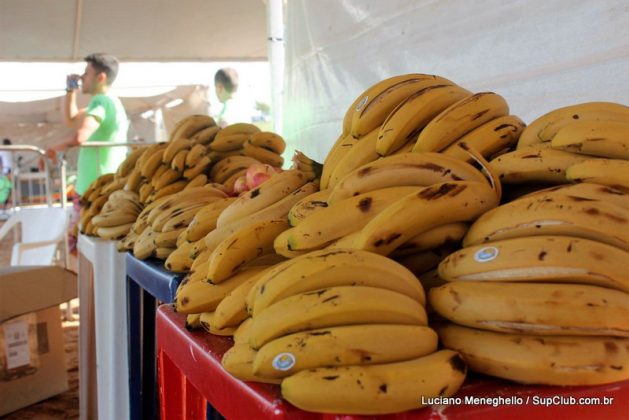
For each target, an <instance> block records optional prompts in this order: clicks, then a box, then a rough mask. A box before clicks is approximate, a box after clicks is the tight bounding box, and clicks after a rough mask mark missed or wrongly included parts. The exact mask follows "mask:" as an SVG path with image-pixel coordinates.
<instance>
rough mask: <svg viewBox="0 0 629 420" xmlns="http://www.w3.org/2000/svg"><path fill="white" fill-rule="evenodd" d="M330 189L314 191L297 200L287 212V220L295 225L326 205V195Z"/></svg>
mask: <svg viewBox="0 0 629 420" xmlns="http://www.w3.org/2000/svg"><path fill="white" fill-rule="evenodd" d="M331 191H332V190H331V189H327V190H321V191H317V192H314V193H312V194H310V195H308V196H307V197H304V198H303V199H301V200H299V201H298V202H297V204H295V205H294V206H293V207H292V208H291V209H290V211H289V212H288V222H289V223H290V225H291V226H297V225H298V224H300V223H301V222H302V221H303V220H304V219H305V218H306V217H308V216H309V215H311V214H312V213H316V212H317V211H319V210H321V209H324V208H326V207H328V201H327V200H328V197H329V196H330V192H331Z"/></svg>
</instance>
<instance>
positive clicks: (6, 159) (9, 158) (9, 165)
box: [0, 139, 13, 175]
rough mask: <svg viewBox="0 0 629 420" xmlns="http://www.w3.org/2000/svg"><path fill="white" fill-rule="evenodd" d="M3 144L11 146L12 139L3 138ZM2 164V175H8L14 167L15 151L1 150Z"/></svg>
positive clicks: (0, 162) (0, 159) (0, 161)
mask: <svg viewBox="0 0 629 420" xmlns="http://www.w3.org/2000/svg"><path fill="white" fill-rule="evenodd" d="M2 145H3V146H10V145H11V140H9V139H4V140H2ZM0 165H2V173H1V174H0V175H8V174H10V173H11V170H12V169H13V152H10V151H8V150H0Z"/></svg>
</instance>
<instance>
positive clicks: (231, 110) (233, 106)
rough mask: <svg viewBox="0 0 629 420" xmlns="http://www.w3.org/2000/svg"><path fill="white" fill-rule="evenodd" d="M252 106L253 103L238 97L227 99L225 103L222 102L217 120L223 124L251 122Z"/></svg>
mask: <svg viewBox="0 0 629 420" xmlns="http://www.w3.org/2000/svg"><path fill="white" fill-rule="evenodd" d="M251 114H252V108H251V105H250V104H248V103H246V102H245V101H242V100H240V99H239V98H238V97H234V98H232V99H229V100H227V101H226V102H225V103H224V104H220V108H219V113H218V114H217V115H216V122H217V123H219V124H220V123H221V122H223V123H224V124H223V125H230V124H235V123H241V122H244V123H250V122H251Z"/></svg>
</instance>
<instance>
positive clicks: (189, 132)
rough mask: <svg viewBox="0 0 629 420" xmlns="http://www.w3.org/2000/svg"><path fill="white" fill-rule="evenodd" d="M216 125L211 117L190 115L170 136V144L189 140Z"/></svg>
mask: <svg viewBox="0 0 629 420" xmlns="http://www.w3.org/2000/svg"><path fill="white" fill-rule="evenodd" d="M215 125H216V122H215V121H214V119H213V118H212V117H210V116H209V115H190V116H189V117H186V118H184V119H183V120H181V121H180V122H179V123H178V124H177V126H176V127H175V129H174V130H173V131H172V133H171V135H170V143H172V142H173V141H177V140H178V139H180V138H186V139H188V138H190V137H191V136H193V135H195V134H196V133H199V132H200V131H201V130H203V129H205V128H208V127H213V126H215ZM169 162H170V160H169Z"/></svg>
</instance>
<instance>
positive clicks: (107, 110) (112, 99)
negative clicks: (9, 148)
mask: <svg viewBox="0 0 629 420" xmlns="http://www.w3.org/2000/svg"><path fill="white" fill-rule="evenodd" d="M85 61H86V62H87V65H86V66H85V72H84V73H83V75H81V76H78V75H70V76H68V78H67V87H66V96H65V103H64V122H65V124H66V125H67V126H68V127H70V128H74V129H75V130H76V132H75V133H74V135H73V136H72V137H70V138H69V139H67V140H65V141H63V142H60V143H57V144H55V145H53V146H51V147H50V148H49V149H48V150H47V154H48V157H50V158H51V159H55V158H56V154H57V152H61V151H65V150H66V149H68V148H69V147H72V146H78V145H80V144H83V143H85V142H90V141H96V142H112V143H124V142H125V141H126V140H127V129H128V120H127V115H126V113H125V110H124V107H123V106H122V102H120V99H118V97H116V96H114V95H112V94H111V93H110V89H111V85H112V83H113V82H114V80H115V79H116V75H117V74H118V60H117V59H116V57H114V56H112V55H108V54H91V55H88V56H87V57H85ZM78 80H81V82H82V91H83V93H86V94H88V95H91V96H92V99H91V100H90V103H89V105H88V106H87V108H85V109H79V108H78V107H77V103H76V97H77V91H78V89H79V86H78ZM125 155H126V150H125V148H124V147H98V148H96V147H89V148H87V147H86V148H81V150H80V151H79V160H78V165H77V166H78V167H77V183H76V187H75V189H76V192H77V193H78V194H79V195H82V194H83V192H85V190H86V189H87V187H88V186H89V185H90V184H91V183H92V181H94V180H95V179H96V178H97V177H98V176H100V175H102V174H105V173H110V172H115V171H116V169H117V168H118V166H119V165H120V163H121V162H122V161H123V160H124V158H125Z"/></svg>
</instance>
